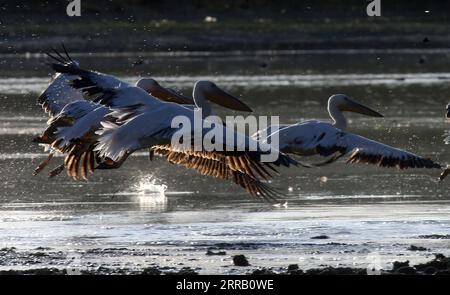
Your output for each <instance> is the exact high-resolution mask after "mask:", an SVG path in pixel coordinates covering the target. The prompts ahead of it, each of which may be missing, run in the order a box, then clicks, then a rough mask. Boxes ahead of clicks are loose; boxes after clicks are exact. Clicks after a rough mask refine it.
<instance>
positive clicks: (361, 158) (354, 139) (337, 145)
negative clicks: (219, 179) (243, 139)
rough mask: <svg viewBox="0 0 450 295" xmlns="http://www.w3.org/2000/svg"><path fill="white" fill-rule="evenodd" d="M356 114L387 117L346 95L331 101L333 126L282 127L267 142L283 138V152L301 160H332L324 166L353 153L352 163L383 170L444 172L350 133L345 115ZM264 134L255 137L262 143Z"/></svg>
mask: <svg viewBox="0 0 450 295" xmlns="http://www.w3.org/2000/svg"><path fill="white" fill-rule="evenodd" d="M346 111H347V112H355V113H360V114H363V115H366V116H371V117H383V115H381V114H380V113H378V112H376V111H374V110H372V109H371V108H369V107H367V106H364V105H362V104H360V103H358V102H356V101H354V100H353V99H351V98H349V97H348V96H346V95H344V94H335V95H332V96H331V97H330V98H329V100H328V112H329V115H330V117H331V119H332V120H333V122H332V123H331V122H322V121H316V120H309V121H305V122H300V123H297V124H293V125H281V126H279V127H280V128H279V130H278V131H275V132H273V133H272V134H270V132H271V128H272V127H268V128H267V129H266V130H265V131H266V132H267V133H266V134H268V137H267V139H262V140H263V141H264V142H269V141H270V138H271V137H272V136H274V135H275V134H276V135H277V136H279V150H280V151H281V152H284V153H287V154H293V155H300V156H311V155H320V156H324V157H328V156H332V157H331V158H330V159H329V160H327V161H326V162H323V163H319V164H317V165H304V166H308V167H309V166H320V165H324V164H329V163H331V162H334V161H336V160H337V159H338V158H340V157H342V156H343V155H346V154H349V153H351V155H350V157H349V158H348V160H347V162H348V163H359V162H361V163H366V164H374V165H378V166H380V167H397V168H399V169H406V168H440V167H441V165H439V164H437V163H435V162H433V161H432V160H430V159H426V158H423V157H420V156H417V155H415V154H413V153H410V152H407V151H404V150H401V149H397V148H394V147H391V146H388V145H385V144H382V143H380V142H377V141H374V140H371V139H368V138H365V137H362V136H359V135H356V134H353V133H350V132H347V131H346V128H347V119H346V118H345V116H344V114H343V112H346ZM262 132H263V131H259V132H257V133H256V134H254V135H253V137H254V138H256V139H258V138H259V137H260V136H261V134H262Z"/></svg>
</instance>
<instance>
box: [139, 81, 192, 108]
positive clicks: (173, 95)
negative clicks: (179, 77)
mask: <svg viewBox="0 0 450 295" xmlns="http://www.w3.org/2000/svg"><path fill="white" fill-rule="evenodd" d="M136 86H137V87H139V88H142V89H144V90H145V91H147V92H148V93H150V94H151V95H152V96H154V97H156V98H159V99H161V100H163V101H169V102H175V103H179V104H193V101H192V99H191V98H189V97H186V96H184V95H181V94H179V93H177V92H176V91H174V90H172V89H168V88H164V87H162V86H161V85H160V84H159V83H158V82H156V80H154V79H152V78H142V79H140V80H139V81H137V82H136Z"/></svg>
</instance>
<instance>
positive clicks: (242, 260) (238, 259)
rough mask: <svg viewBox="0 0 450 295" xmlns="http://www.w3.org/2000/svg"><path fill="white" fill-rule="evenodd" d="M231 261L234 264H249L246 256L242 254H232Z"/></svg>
mask: <svg viewBox="0 0 450 295" xmlns="http://www.w3.org/2000/svg"><path fill="white" fill-rule="evenodd" d="M233 263H234V265H236V266H249V265H250V263H248V260H247V257H245V256H244V255H235V256H233Z"/></svg>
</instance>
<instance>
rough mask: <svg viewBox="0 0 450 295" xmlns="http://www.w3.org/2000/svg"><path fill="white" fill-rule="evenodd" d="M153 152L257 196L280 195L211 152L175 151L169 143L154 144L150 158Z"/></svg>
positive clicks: (266, 198) (271, 196) (272, 197)
mask: <svg viewBox="0 0 450 295" xmlns="http://www.w3.org/2000/svg"><path fill="white" fill-rule="evenodd" d="M153 154H157V155H160V156H162V157H164V158H165V159H166V160H167V161H169V162H170V163H172V164H176V165H180V166H183V167H186V168H188V169H192V170H195V171H197V172H199V173H200V174H202V175H206V176H212V177H215V178H218V179H222V180H230V181H233V182H234V183H236V184H237V185H239V186H241V187H242V188H244V189H245V190H246V191H248V192H249V193H250V195H252V196H254V197H257V198H263V199H265V200H267V201H271V200H274V199H275V196H282V194H281V193H279V192H278V191H276V190H274V189H273V188H271V187H270V186H268V185H267V184H265V183H263V182H261V181H260V180H258V179H257V178H255V176H254V175H248V174H245V173H242V172H240V171H236V170H233V169H230V166H229V165H227V163H226V162H223V161H220V160H217V159H216V157H215V155H214V154H213V153H211V152H202V153H199V152H197V153H186V152H177V151H174V150H173V149H172V147H171V146H170V145H156V146H153V147H152V148H151V150H150V155H151V158H153Z"/></svg>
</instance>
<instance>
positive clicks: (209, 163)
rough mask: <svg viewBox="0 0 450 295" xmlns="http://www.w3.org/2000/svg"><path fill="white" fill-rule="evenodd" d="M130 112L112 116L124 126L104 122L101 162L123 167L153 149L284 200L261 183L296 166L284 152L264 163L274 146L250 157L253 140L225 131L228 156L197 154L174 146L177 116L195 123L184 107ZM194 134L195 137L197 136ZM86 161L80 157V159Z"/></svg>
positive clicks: (161, 106) (224, 153) (173, 160)
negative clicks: (228, 136) (230, 138)
mask: <svg viewBox="0 0 450 295" xmlns="http://www.w3.org/2000/svg"><path fill="white" fill-rule="evenodd" d="M130 112H132V111H131V110H130V109H125V110H122V109H116V110H115V111H114V112H113V113H111V114H110V115H111V116H113V117H115V118H116V119H117V120H116V122H120V125H118V124H115V123H113V122H110V121H103V122H102V128H101V129H100V130H99V131H97V132H96V133H97V134H98V135H99V138H98V139H97V141H98V143H97V144H96V145H95V148H94V151H97V152H98V153H99V156H100V157H101V158H104V159H107V160H106V161H112V162H115V163H122V162H123V161H125V160H126V159H127V158H128V156H129V155H131V154H132V153H133V152H135V151H137V150H140V149H147V148H150V149H151V150H152V152H153V153H157V154H160V155H163V156H165V157H166V159H167V160H169V162H171V163H174V164H178V165H182V166H185V167H187V168H190V169H194V170H196V171H198V172H200V173H201V174H204V175H209V176H213V177H216V178H220V179H224V180H229V181H233V182H235V183H236V184H238V185H240V186H241V187H243V188H244V189H246V190H247V191H248V192H249V193H250V194H251V195H253V196H258V197H262V198H265V199H271V198H273V197H275V196H276V195H277V194H278V193H277V192H276V191H275V190H273V189H272V188H270V187H269V186H267V185H265V184H264V183H262V182H261V181H260V178H263V179H267V178H269V177H271V176H272V175H271V174H270V173H269V172H268V171H267V170H268V169H271V170H275V168H273V166H272V165H271V164H273V165H276V166H280V165H282V166H286V167H289V166H290V165H291V164H296V162H295V161H294V160H292V159H291V158H289V157H288V156H286V155H284V154H283V153H279V152H278V151H275V152H276V153H277V155H278V159H277V160H276V161H274V162H271V163H265V162H261V155H263V154H264V153H269V152H270V151H268V152H263V150H269V149H270V146H267V145H266V144H264V143H260V144H262V145H263V149H258V150H257V151H249V147H250V146H251V144H252V141H253V140H252V139H251V138H249V137H247V136H244V135H242V134H239V133H236V132H234V130H231V129H229V128H227V127H225V126H221V128H223V134H224V136H223V138H216V143H220V144H221V145H222V146H223V151H217V150H214V151H206V150H204V149H203V150H201V151H195V150H193V149H192V146H190V148H189V149H185V148H181V147H179V146H172V145H171V138H172V135H173V134H174V133H175V132H176V131H177V128H172V127H171V121H172V119H173V118H174V117H175V116H185V117H186V118H189V120H190V121H191V122H194V111H192V110H190V109H188V108H184V107H181V106H179V105H174V104H168V103H159V104H158V105H154V106H152V107H151V108H145V110H139V109H136V111H135V113H133V114H132V113H130ZM202 123H203V122H202ZM208 131H209V129H207V128H202V129H201V130H200V132H201V133H202V134H203V135H204V134H205V132H208ZM191 132H192V135H193V136H194V134H195V131H194V130H191ZM226 134H231V135H232V136H233V138H234V141H233V143H232V144H230V143H229V141H227V140H226ZM253 143H254V142H253ZM273 151H274V150H273V149H272V152H273ZM81 157H82V156H81V155H80V156H79V158H81ZM267 168H268V169H267ZM275 171H276V170H275Z"/></svg>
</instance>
